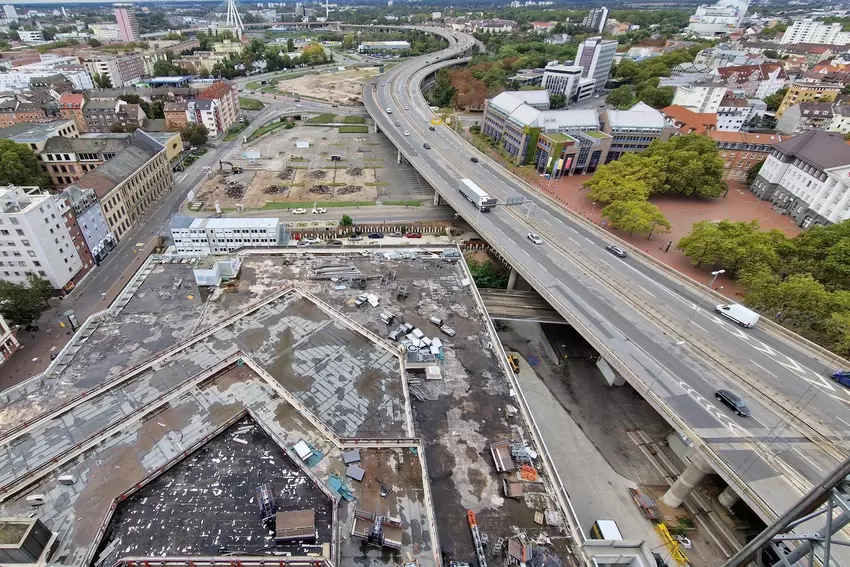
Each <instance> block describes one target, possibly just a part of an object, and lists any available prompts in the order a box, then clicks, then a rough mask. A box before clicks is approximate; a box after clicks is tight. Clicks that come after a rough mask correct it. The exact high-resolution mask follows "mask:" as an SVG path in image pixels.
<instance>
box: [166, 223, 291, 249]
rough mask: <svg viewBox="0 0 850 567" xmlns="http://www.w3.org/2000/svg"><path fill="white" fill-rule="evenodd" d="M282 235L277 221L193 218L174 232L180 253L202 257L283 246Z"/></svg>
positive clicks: (174, 229) (173, 236)
mask: <svg viewBox="0 0 850 567" xmlns="http://www.w3.org/2000/svg"><path fill="white" fill-rule="evenodd" d="M282 234H283V225H282V224H281V222H280V219H276V218H255V219H251V218H237V219H215V218H206V219H192V220H191V223H190V224H189V225H188V226H181V227H172V229H171V237H172V238H173V239H174V247H175V248H176V250H177V253H178V254H181V255H198V256H206V255H208V254H222V253H226V252H233V251H235V250H239V249H240V248H246V247H250V248H272V247H275V246H280V245H281V244H282V238H281V236H282Z"/></svg>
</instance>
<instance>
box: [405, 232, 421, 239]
mask: <svg viewBox="0 0 850 567" xmlns="http://www.w3.org/2000/svg"><path fill="white" fill-rule="evenodd" d="M404 237H405V238H422V233H421V232H408V233H407V234H405V235H404Z"/></svg>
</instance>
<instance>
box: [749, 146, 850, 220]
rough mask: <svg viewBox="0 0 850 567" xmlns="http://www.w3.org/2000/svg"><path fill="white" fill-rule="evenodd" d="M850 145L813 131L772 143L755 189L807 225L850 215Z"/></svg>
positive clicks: (759, 194)
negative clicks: (771, 148)
mask: <svg viewBox="0 0 850 567" xmlns="http://www.w3.org/2000/svg"><path fill="white" fill-rule="evenodd" d="M848 173H850V146H848V145H847V143H846V142H845V140H844V136H842V135H841V134H839V133H837V132H818V131H815V130H810V131H808V132H803V133H802V134H799V135H797V136H794V137H793V138H790V139H787V140H783V141H782V142H779V143H777V144H775V145H774V146H773V150H772V151H771V153H770V155H769V156H768V158H767V159H766V160H765V161H764V165H763V166H762V168H761V170H760V171H759V173H758V175H757V176H756V179H755V181H753V184H752V185H750V191H752V192H753V194H755V196H756V197H758V198H759V199H761V200H763V201H770V202H771V203H772V204H773V206H774V207H776V208H777V209H778V210H780V211H781V212H783V213H784V214H787V215H789V216H790V217H791V218H792V219H794V222H795V223H796V224H797V225H798V226H800V227H802V228H809V227H810V226H812V225H816V224H820V225H825V224H832V223H838V222H841V221H844V220H847V219H850V175H848Z"/></svg>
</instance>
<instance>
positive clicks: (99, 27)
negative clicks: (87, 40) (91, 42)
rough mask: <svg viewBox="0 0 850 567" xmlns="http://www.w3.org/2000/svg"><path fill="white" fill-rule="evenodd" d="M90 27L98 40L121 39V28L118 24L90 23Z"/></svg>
mask: <svg viewBox="0 0 850 567" xmlns="http://www.w3.org/2000/svg"><path fill="white" fill-rule="evenodd" d="M89 29H90V30H91V31H92V33H93V34H94V38H95V39H96V40H98V41H102V42H110V41H121V28H119V27H118V24H89Z"/></svg>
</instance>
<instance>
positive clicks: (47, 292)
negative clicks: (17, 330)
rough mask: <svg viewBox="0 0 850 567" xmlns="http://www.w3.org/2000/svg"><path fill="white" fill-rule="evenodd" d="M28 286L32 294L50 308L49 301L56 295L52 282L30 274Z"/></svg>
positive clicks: (28, 275)
mask: <svg viewBox="0 0 850 567" xmlns="http://www.w3.org/2000/svg"><path fill="white" fill-rule="evenodd" d="M27 284H28V287H29V288H30V290H32V292H33V293H34V294H36V295H37V296H38V297H39V298H40V299H41V300H42V301H43V302H44V306H45V307H50V304H49V303H47V300H48V299H50V298H52V297H53V296H54V295H55V292H54V290H53V286H52V285H51V284H50V282H49V281H47V280H45V279H42V278H40V277H38V276H36V275H35V274H32V273H30V274H27Z"/></svg>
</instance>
